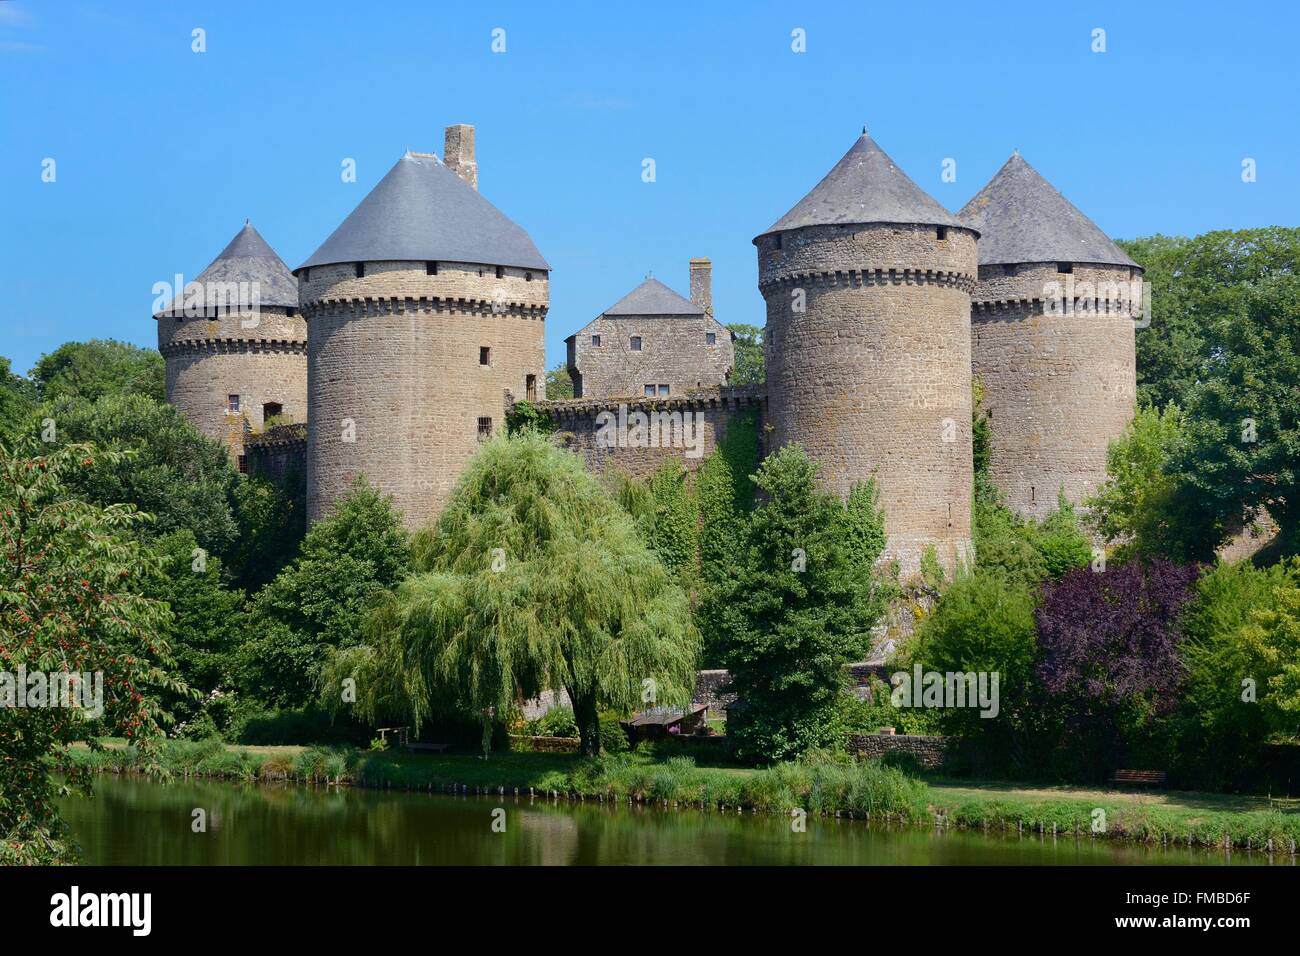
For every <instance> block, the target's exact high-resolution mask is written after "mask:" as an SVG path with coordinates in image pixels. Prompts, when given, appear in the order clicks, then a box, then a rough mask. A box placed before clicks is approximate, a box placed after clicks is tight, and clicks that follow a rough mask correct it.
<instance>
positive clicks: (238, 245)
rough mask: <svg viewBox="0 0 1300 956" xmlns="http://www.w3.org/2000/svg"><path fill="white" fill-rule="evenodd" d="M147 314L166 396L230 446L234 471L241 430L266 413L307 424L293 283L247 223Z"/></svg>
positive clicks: (303, 341) (260, 424)
mask: <svg viewBox="0 0 1300 956" xmlns="http://www.w3.org/2000/svg"><path fill="white" fill-rule="evenodd" d="M178 284H179V277H178ZM154 318H155V319H156V320H157V322H158V351H159V352H161V353H162V354H163V358H164V360H165V362H166V367H167V401H168V402H169V403H171V404H172V405H174V406H175V407H176V408H177V409H178V410H179V411H180V412H181V413H182V414H183V415H184V416H185V417H186V418H188V419H189V420H190V421H191V422H193V423H194V425H195V427H196V428H198V430H199V431H201V432H202V433H203V434H205V435H207V436H208V437H209V438H212V439H215V440H217V441H220V442H222V443H223V444H224V445H225V446H226V447H227V448H228V449H230V454H231V457H232V458H234V460H235V461H236V463H237V464H238V465H239V466H240V468H241V470H242V468H243V453H244V438H245V436H246V435H247V434H248V433H249V432H250V431H253V432H256V431H261V430H262V429H263V428H264V427H265V426H266V424H267V421H268V420H269V419H277V420H279V421H286V422H288V421H294V422H305V421H306V420H307V326H306V324H305V323H304V322H303V320H302V316H301V315H300V314H299V312H298V287H297V283H296V282H295V281H294V278H293V275H292V274H291V273H290V272H289V269H288V268H287V267H286V266H285V264H284V263H283V262H282V261H281V260H280V257H279V256H278V255H276V254H275V251H274V250H273V249H272V248H271V247H270V246H269V245H267V244H266V240H264V239H263V238H262V237H261V236H260V235H259V234H258V232H257V230H256V229H254V228H253V226H252V224H251V223H248V222H245V223H244V228H243V229H241V230H240V231H239V233H238V234H237V235H236V236H235V238H234V239H232V240H231V241H230V244H229V245H228V246H226V248H225V249H223V250H222V252H221V255H219V256H217V258H216V259H214V260H213V262H212V264H211V265H209V266H208V267H207V268H206V269H204V270H203V272H202V273H200V274H199V276H198V278H197V279H195V280H194V281H193V282H190V283H185V284H184V289H183V290H177V295H176V298H175V299H174V300H173V301H172V302H171V303H170V304H169V305H168V306H167V307H166V308H165V309H164V310H163V311H161V312H159V313H158V314H157V315H155V316H154Z"/></svg>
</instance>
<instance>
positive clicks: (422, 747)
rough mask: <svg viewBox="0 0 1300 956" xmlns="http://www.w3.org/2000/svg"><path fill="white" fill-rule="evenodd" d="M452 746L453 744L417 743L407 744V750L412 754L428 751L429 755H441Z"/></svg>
mask: <svg viewBox="0 0 1300 956" xmlns="http://www.w3.org/2000/svg"><path fill="white" fill-rule="evenodd" d="M450 746H451V744H422V743H420V742H419V741H416V742H415V743H407V744H405V747H406V749H407V750H409V751H410V752H411V753H417V752H419V751H426V752H428V753H435V754H440V753H444V752H445V751H446V750H447V748H448V747H450Z"/></svg>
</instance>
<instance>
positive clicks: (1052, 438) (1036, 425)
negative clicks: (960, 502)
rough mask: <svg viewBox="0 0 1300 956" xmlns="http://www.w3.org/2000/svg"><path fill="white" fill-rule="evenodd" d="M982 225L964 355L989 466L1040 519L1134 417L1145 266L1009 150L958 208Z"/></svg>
mask: <svg viewBox="0 0 1300 956" xmlns="http://www.w3.org/2000/svg"><path fill="white" fill-rule="evenodd" d="M959 216H960V218H961V219H962V221H963V222H966V223H967V224H968V225H970V226H971V228H974V229H977V230H979V232H980V243H979V283H978V285H977V286H976V290H975V293H974V295H973V297H972V298H973V301H972V306H971V335H972V341H971V352H972V361H973V365H974V374H975V377H976V378H977V379H978V380H979V382H980V384H981V385H982V386H983V390H984V407H985V410H986V411H987V413H988V415H989V418H990V426H991V430H992V440H991V443H990V454H989V470H990V474H991V477H992V479H993V481H994V483H995V484H996V486H997V487H998V489H999V490H1000V491H1001V492H1002V494H1003V496H1004V498H1005V500H1006V503H1007V505H1008V506H1009V507H1011V508H1012V509H1014V510H1016V511H1018V512H1020V513H1021V514H1023V515H1026V516H1032V517H1036V518H1042V517H1044V516H1045V515H1047V514H1048V513H1049V512H1051V511H1052V510H1054V509H1055V508H1056V505H1057V499H1058V495H1059V494H1060V493H1061V492H1064V494H1065V496H1066V497H1067V498H1068V499H1070V500H1071V501H1073V502H1075V503H1076V504H1077V503H1079V502H1081V501H1082V500H1083V499H1085V498H1086V497H1087V496H1088V495H1090V494H1091V493H1092V492H1094V491H1095V490H1096V488H1097V486H1098V485H1100V484H1101V483H1102V482H1103V481H1105V479H1106V447H1107V445H1108V444H1109V442H1110V441H1111V440H1112V439H1114V438H1116V437H1118V436H1119V435H1120V433H1121V432H1122V431H1123V430H1124V426H1125V425H1127V424H1128V422H1129V420H1130V419H1131V418H1132V417H1133V409H1134V403H1135V401H1136V393H1137V383H1136V378H1137V364H1136V359H1135V354H1134V328H1135V322H1134V319H1135V317H1136V316H1137V314H1138V313H1139V312H1140V309H1141V303H1142V270H1141V268H1140V267H1139V266H1138V264H1137V263H1136V262H1134V261H1133V260H1132V259H1130V258H1129V257H1128V256H1127V255H1125V254H1124V251H1123V250H1122V249H1120V248H1119V247H1118V246H1116V245H1115V244H1114V243H1113V242H1111V241H1110V239H1108V238H1107V237H1106V235H1105V233H1103V232H1102V231H1101V230H1100V229H1098V228H1097V226H1096V225H1095V224H1094V223H1093V222H1092V221H1091V220H1090V219H1088V217H1087V216H1085V215H1084V214H1083V213H1081V212H1080V211H1079V210H1078V209H1076V208H1075V207H1074V206H1073V205H1071V204H1070V202H1069V200H1067V199H1066V198H1065V197H1064V196H1062V195H1061V194H1060V193H1059V192H1057V191H1056V189H1055V188H1053V186H1052V185H1051V184H1050V183H1049V182H1048V181H1047V180H1045V179H1044V178H1043V177H1042V176H1040V175H1039V174H1038V172H1037V171H1036V170H1034V168H1033V167H1031V166H1030V165H1029V164H1028V163H1027V162H1025V161H1024V159H1022V158H1021V156H1020V154H1019V152H1016V153H1014V154H1013V155H1012V156H1011V158H1010V159H1009V160H1007V162H1006V164H1005V165H1004V166H1003V167H1002V168H1001V169H1000V170H998V173H997V175H995V176H994V177H993V179H991V180H990V181H989V183H988V185H986V186H985V187H984V188H983V189H982V190H980V192H979V193H978V194H977V195H976V196H975V198H973V199H972V200H971V201H970V202H969V203H967V204H966V206H965V208H963V209H962V210H961V212H960V213H959Z"/></svg>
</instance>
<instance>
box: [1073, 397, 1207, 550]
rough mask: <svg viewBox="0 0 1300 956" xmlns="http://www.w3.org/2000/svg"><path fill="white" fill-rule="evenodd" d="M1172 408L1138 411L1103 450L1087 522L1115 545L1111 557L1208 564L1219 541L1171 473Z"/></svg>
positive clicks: (1178, 418) (1174, 443)
mask: <svg viewBox="0 0 1300 956" xmlns="http://www.w3.org/2000/svg"><path fill="white" fill-rule="evenodd" d="M1184 433H1185V425H1184V416H1183V414H1182V413H1181V412H1180V411H1179V410H1178V407H1177V406H1176V405H1169V406H1167V407H1166V408H1165V409H1164V410H1163V411H1159V410H1157V409H1154V408H1144V409H1141V410H1140V411H1139V412H1138V413H1137V415H1136V417H1134V419H1133V421H1131V422H1130V423H1129V424H1128V427H1127V428H1125V430H1124V433H1123V434H1122V435H1121V436H1120V437H1119V438H1117V439H1115V440H1114V441H1112V442H1111V444H1110V448H1109V450H1108V451H1107V452H1106V472H1107V478H1106V481H1105V483H1103V484H1102V486H1101V487H1100V488H1098V489H1097V493H1096V495H1094V496H1093V498H1092V499H1090V500H1089V502H1088V506H1089V509H1090V511H1089V523H1090V524H1091V525H1092V527H1093V528H1094V529H1095V530H1096V531H1097V533H1098V534H1100V535H1101V536H1102V537H1103V538H1105V539H1106V540H1107V541H1110V542H1113V543H1115V545H1116V547H1115V548H1114V553H1113V557H1114V558H1115V559H1116V560H1118V561H1121V562H1122V561H1126V560H1129V559H1131V558H1153V557H1161V558H1167V559H1169V560H1171V561H1175V562H1186V561H1193V560H1208V559H1210V558H1212V557H1213V556H1214V548H1215V545H1216V544H1217V543H1218V541H1219V540H1220V539H1221V538H1222V534H1223V532H1222V528H1221V527H1220V528H1218V529H1215V527H1214V523H1213V521H1212V520H1211V519H1210V518H1209V517H1208V516H1207V515H1206V513H1205V511H1204V509H1203V508H1202V507H1201V504H1200V502H1199V501H1198V500H1197V498H1196V496H1195V494H1194V492H1193V491H1192V490H1191V488H1190V487H1189V486H1188V484H1187V482H1186V480H1185V479H1184V478H1183V477H1182V476H1180V475H1178V474H1177V473H1175V472H1174V470H1173V469H1174V465H1173V456H1174V453H1175V449H1176V448H1178V447H1179V445H1180V443H1182V442H1183V441H1184V437H1185V435H1184Z"/></svg>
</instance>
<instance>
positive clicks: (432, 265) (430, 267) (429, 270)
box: [424, 262, 438, 276]
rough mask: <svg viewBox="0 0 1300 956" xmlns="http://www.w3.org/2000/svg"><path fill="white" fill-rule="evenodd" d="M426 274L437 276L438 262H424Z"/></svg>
mask: <svg viewBox="0 0 1300 956" xmlns="http://www.w3.org/2000/svg"><path fill="white" fill-rule="evenodd" d="M424 274H425V275H427V276H436V275H437V274H438V263H436V262H426V263H425V264H424Z"/></svg>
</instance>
